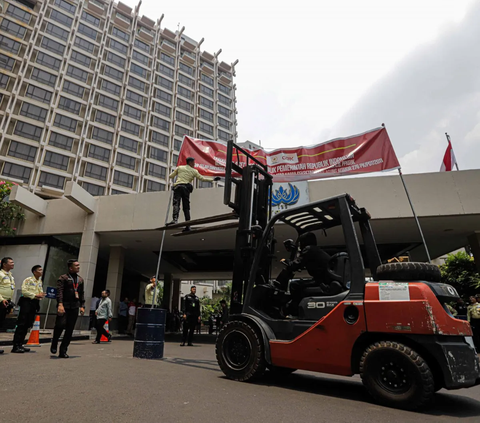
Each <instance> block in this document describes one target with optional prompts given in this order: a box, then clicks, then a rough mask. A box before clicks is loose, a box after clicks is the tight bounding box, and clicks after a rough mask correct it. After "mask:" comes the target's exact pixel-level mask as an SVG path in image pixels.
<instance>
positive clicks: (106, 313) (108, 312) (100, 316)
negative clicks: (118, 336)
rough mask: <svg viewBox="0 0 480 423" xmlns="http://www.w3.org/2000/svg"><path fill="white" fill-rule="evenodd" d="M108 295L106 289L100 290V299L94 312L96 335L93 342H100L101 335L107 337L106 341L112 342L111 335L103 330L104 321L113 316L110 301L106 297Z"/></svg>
mask: <svg viewBox="0 0 480 423" xmlns="http://www.w3.org/2000/svg"><path fill="white" fill-rule="evenodd" d="M109 296H110V291H109V290H108V289H107V290H105V291H102V299H101V300H100V303H99V304H98V308H97V311H96V312H95V315H96V316H97V337H96V338H95V341H93V344H100V339H102V335H103V336H105V337H106V338H108V342H112V335H111V334H109V333H108V332H107V331H106V330H105V323H107V321H108V320H110V319H111V318H112V317H113V313H112V301H111V300H110V298H108V297H109Z"/></svg>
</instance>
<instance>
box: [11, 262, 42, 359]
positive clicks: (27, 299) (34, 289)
mask: <svg viewBox="0 0 480 423" xmlns="http://www.w3.org/2000/svg"><path fill="white" fill-rule="evenodd" d="M32 273H33V276H30V277H29V278H27V279H25V280H24V281H23V283H22V297H21V298H20V300H19V302H18V305H19V306H20V313H19V314H18V319H17V328H16V329H15V335H14V336H13V349H12V353H24V352H29V351H30V348H25V347H24V346H23V343H24V342H25V337H26V335H27V332H28V330H29V329H30V328H31V327H32V326H33V323H34V321H35V316H36V314H37V313H38V311H39V310H40V300H41V299H42V298H43V297H45V293H44V292H43V286H42V275H43V269H42V266H40V265H39V264H37V265H36V266H33V267H32Z"/></svg>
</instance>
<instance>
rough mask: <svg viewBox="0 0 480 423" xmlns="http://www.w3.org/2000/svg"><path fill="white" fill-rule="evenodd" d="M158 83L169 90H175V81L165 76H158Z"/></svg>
mask: <svg viewBox="0 0 480 423" xmlns="http://www.w3.org/2000/svg"><path fill="white" fill-rule="evenodd" d="M157 84H158V85H161V86H162V87H164V88H166V89H167V90H170V91H172V90H173V82H172V81H170V80H169V79H167V78H164V77H163V76H157Z"/></svg>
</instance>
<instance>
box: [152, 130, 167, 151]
mask: <svg viewBox="0 0 480 423" xmlns="http://www.w3.org/2000/svg"><path fill="white" fill-rule="evenodd" d="M152 142H153V143H155V144H160V145H164V146H165V147H167V148H168V135H165V134H161V133H159V132H155V131H152Z"/></svg>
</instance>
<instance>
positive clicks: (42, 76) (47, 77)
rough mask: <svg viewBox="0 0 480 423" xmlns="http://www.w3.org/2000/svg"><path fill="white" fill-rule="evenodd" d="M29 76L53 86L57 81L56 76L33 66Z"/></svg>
mask: <svg viewBox="0 0 480 423" xmlns="http://www.w3.org/2000/svg"><path fill="white" fill-rule="evenodd" d="M31 78H32V79H33V80H34V81H38V82H41V83H42V84H45V85H48V86H50V87H54V86H55V84H56V82H57V77H56V76H55V75H52V74H51V73H48V72H45V71H43V70H40V69H37V68H33V71H32V76H31Z"/></svg>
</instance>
